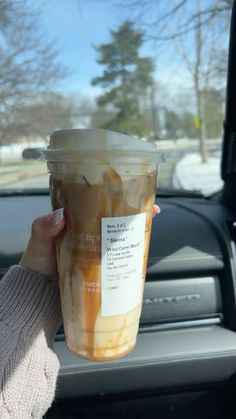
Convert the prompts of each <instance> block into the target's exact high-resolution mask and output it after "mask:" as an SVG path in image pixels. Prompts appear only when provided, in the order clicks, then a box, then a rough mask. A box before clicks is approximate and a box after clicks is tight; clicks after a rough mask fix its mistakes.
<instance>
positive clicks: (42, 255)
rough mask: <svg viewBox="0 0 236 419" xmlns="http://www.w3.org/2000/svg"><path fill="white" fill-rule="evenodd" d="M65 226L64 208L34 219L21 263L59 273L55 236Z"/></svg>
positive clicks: (36, 268)
mask: <svg viewBox="0 0 236 419" xmlns="http://www.w3.org/2000/svg"><path fill="white" fill-rule="evenodd" d="M64 226H65V220H64V214H63V208H60V209H58V210H56V211H54V212H52V213H51V214H48V215H45V216H43V217H38V218H36V219H35V220H34V222H33V224H32V229H31V237H30V240H29V242H28V245H27V248H26V251H25V253H24V255H23V256H22V259H21V261H20V265H21V266H24V267H26V268H29V269H33V270H35V271H38V272H41V273H43V274H46V275H49V276H54V275H56V274H57V263H56V250H55V238H56V237H57V236H58V235H59V233H60V232H61V231H62V230H63V228H64Z"/></svg>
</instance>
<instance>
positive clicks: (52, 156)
mask: <svg viewBox="0 0 236 419" xmlns="http://www.w3.org/2000/svg"><path fill="white" fill-rule="evenodd" d="M151 147H152V149H151ZM46 157H47V160H48V168H49V172H50V174H51V176H50V192H51V200H52V207H53V209H57V208H61V207H63V208H64V209H65V219H66V227H65V229H64V231H63V232H62V233H61V235H60V237H59V238H58V241H57V258H58V270H59V279H60V291H61V302H62V311H63V321H64V329H65V335H66V343H67V346H68V348H69V349H70V350H71V351H72V352H74V353H75V354H76V355H78V356H81V357H84V358H87V359H91V360H97V361H106V360H112V359H116V358H120V357H121V356H124V355H125V354H127V353H129V352H130V351H131V350H132V349H133V348H134V346H135V343H136V336H137V331H138V326H139V318H140V313H141V307H142V295H143V287H144V281H145V274H146V266H147V257H148V250H149V241H150V232H151V224H152V209H153V204H154V199H155V194H156V180H157V166H158V164H157V163H158V162H160V157H161V156H160V154H158V153H157V152H156V149H155V150H154V148H153V145H151V144H146V143H143V144H142V142H141V141H139V140H136V139H130V138H129V137H127V136H123V135H120V134H117V133H113V132H109V131H108V132H107V131H104V130H69V131H56V132H55V133H54V134H53V135H52V137H51V140H50V146H49V149H48V151H47V152H46Z"/></svg>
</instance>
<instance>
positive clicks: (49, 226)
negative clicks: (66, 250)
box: [31, 208, 65, 241]
mask: <svg viewBox="0 0 236 419" xmlns="http://www.w3.org/2000/svg"><path fill="white" fill-rule="evenodd" d="M64 226H65V219H64V210H63V208H60V209H58V210H56V211H54V212H52V213H51V214H48V215H45V216H43V217H38V218H36V219H35V220H34V222H33V224H32V233H31V234H32V236H33V237H35V239H37V240H42V241H45V240H46V241H48V240H50V239H53V238H54V237H56V236H57V235H58V234H59V233H60V232H61V231H62V230H63V228H64Z"/></svg>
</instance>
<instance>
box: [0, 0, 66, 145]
mask: <svg viewBox="0 0 236 419" xmlns="http://www.w3.org/2000/svg"><path fill="white" fill-rule="evenodd" d="M39 16H40V15H39V11H38V10H37V11H36V10H30V9H29V5H28V3H27V1H26V0H0V146H1V145H2V144H3V143H4V142H10V141H11V132H12V130H13V129H14V125H16V115H19V110H20V109H21V108H22V107H23V106H25V104H26V103H27V100H31V99H32V97H34V96H35V95H36V94H37V93H38V92H42V91H45V90H46V89H49V88H50V87H51V86H52V85H53V84H54V83H55V82H57V81H58V80H60V79H61V78H63V77H65V76H66V74H67V70H66V68H64V67H63V66H62V65H61V64H59V62H58V58H57V51H56V50H55V48H54V47H53V44H52V43H50V42H48V41H46V40H45V38H44V37H43V35H42V33H41V31H40V28H39Z"/></svg>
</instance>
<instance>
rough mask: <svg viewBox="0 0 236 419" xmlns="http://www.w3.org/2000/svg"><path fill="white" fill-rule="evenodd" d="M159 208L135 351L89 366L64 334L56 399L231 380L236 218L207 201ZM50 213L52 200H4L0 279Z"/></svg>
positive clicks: (165, 202) (235, 354) (167, 201)
mask: <svg viewBox="0 0 236 419" xmlns="http://www.w3.org/2000/svg"><path fill="white" fill-rule="evenodd" d="M158 204H159V205H160V207H161V214H160V215H159V216H158V217H156V218H155V220H154V222H153V229H152V236H151V245H150V252H149V260H148V272H147V279H146V284H145V291H144V299H143V310H142V316H141V322H140V330H139V335H138V343H137V347H136V349H135V350H134V352H133V353H131V354H129V355H128V356H126V357H125V358H122V359H120V360H117V361H114V362H100V363H96V362H91V361H86V360H84V359H80V358H77V357H76V356H74V355H73V354H71V353H70V352H69V351H68V350H67V348H66V346H65V342H64V332H63V328H61V329H60V330H59V331H58V334H57V336H56V338H55V342H54V350H55V351H56V353H57V355H58V357H59V360H60V363H61V369H60V376H59V381H58V386H57V395H56V397H57V400H66V399H73V398H78V397H90V396H99V395H100V396H101V395H112V394H118V393H121V392H125V393H128V392H133V391H146V390H152V389H153V390H157V389H171V388H172V389H173V388H180V387H181V386H188V387H190V388H191V386H194V385H196V384H198V385H199V384H207V383H208V384H213V383H220V382H227V381H229V380H232V379H234V375H235V373H236V333H235V331H236V290H235V284H236V259H235V243H236V241H235V232H234V228H233V222H234V221H235V219H236V214H234V213H233V212H231V211H230V210H228V209H227V208H226V207H224V206H223V205H221V204H219V203H218V202H216V200H209V199H204V198H185V197H169V198H168V197H160V198H159V199H158ZM49 211H50V199H49V195H48V194H40V195H33V196H28V195H27V194H26V195H19V194H16V195H15V196H14V195H9V196H2V197H1V198H0V213H1V218H0V232H1V243H0V273H1V276H3V274H4V273H5V272H6V270H7V269H8V268H9V266H11V265H12V264H17V262H18V261H19V258H20V256H21V254H22V252H23V250H24V248H25V246H26V243H27V239H28V237H29V234H30V228H31V223H32V221H33V219H34V218H36V217H37V216H39V215H43V214H46V213H48V212H49ZM114 373H115V377H116V379H115V380H114V379H113V378H112V377H114Z"/></svg>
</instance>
